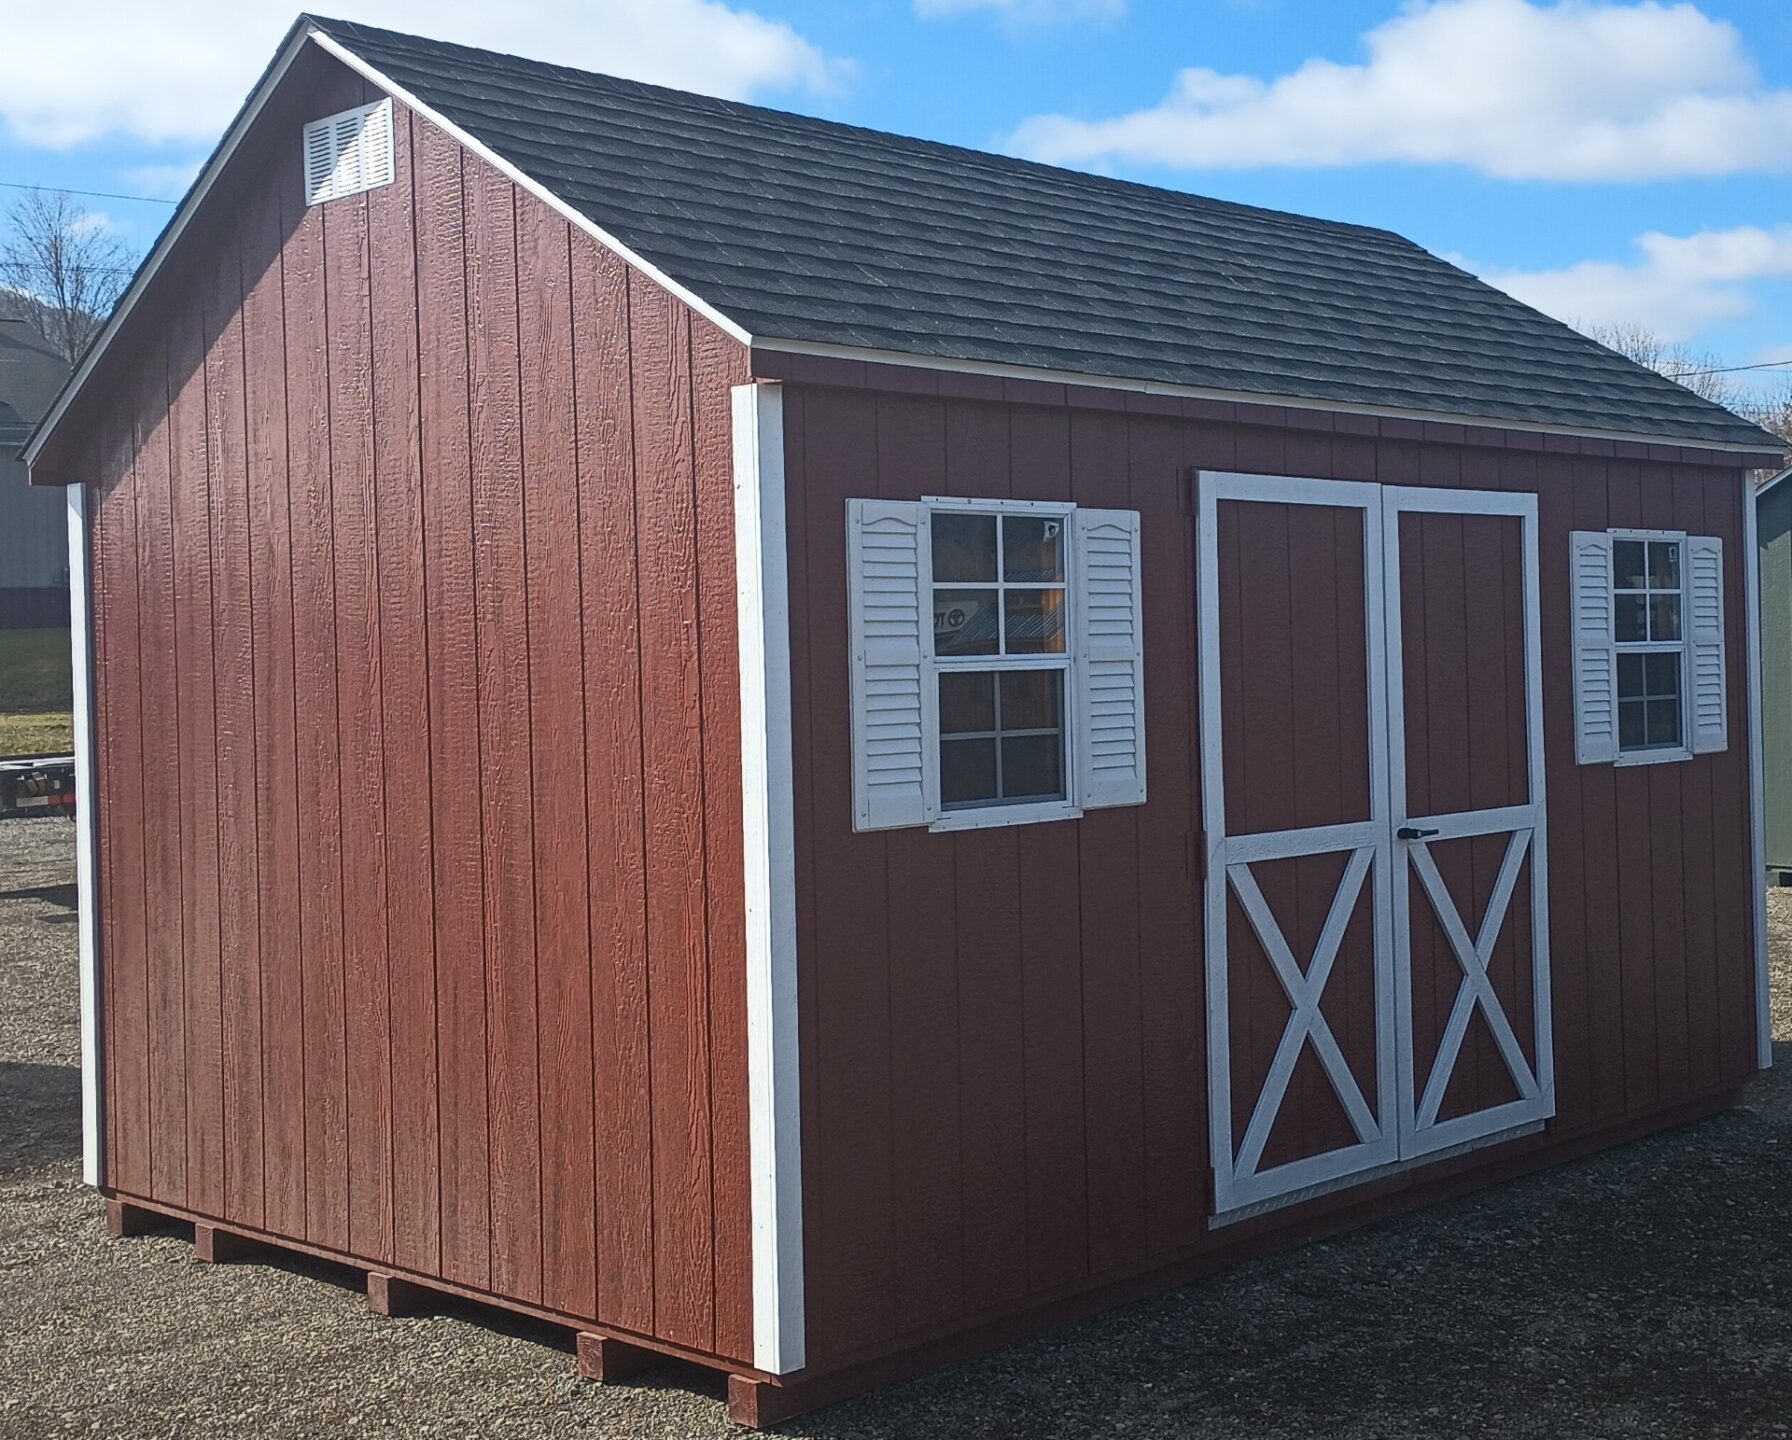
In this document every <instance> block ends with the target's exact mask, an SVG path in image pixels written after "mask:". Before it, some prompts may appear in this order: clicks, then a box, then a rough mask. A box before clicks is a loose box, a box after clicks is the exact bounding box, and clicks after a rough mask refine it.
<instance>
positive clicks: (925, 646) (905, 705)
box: [846, 500, 939, 830]
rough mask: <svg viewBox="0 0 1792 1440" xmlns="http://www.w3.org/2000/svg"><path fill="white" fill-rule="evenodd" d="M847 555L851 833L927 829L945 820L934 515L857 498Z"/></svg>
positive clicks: (850, 510) (850, 513)
mask: <svg viewBox="0 0 1792 1440" xmlns="http://www.w3.org/2000/svg"><path fill="white" fill-rule="evenodd" d="M846 548H847V568H848V590H849V594H848V601H847V603H848V612H849V613H848V619H847V623H848V629H849V633H850V636H851V641H852V782H853V828H854V829H855V830H889V829H895V828H898V827H900V826H908V825H926V824H928V823H930V822H931V821H932V820H934V819H935V818H936V817H937V815H938V813H939V798H938V792H939V784H938V776H937V774H936V772H935V769H934V761H933V756H934V753H935V750H936V741H935V738H934V737H935V735H936V733H937V731H938V728H939V717H938V713H937V701H936V697H935V696H934V695H933V693H932V691H933V645H932V636H931V635H930V634H929V633H928V631H927V628H926V627H927V625H929V624H931V622H932V614H933V610H932V606H931V605H929V604H927V603H926V600H927V596H928V585H929V580H930V575H931V570H932V565H931V558H930V555H929V549H928V526H927V509H926V507H925V506H923V505H913V504H898V503H894V502H891V501H885V500H853V501H850V502H848V504H847V508H846Z"/></svg>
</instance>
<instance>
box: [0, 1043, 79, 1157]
mask: <svg viewBox="0 0 1792 1440" xmlns="http://www.w3.org/2000/svg"><path fill="white" fill-rule="evenodd" d="M80 1153H81V1072H80V1071H79V1070H77V1069H76V1068H75V1067H74V1066H72V1065H15V1064H9V1063H0V1180H10V1179H12V1178H13V1177H14V1176H17V1175H24V1174H27V1173H28V1172H30V1171H33V1170H44V1169H47V1168H49V1167H50V1166H52V1165H58V1164H61V1163H63V1162H65V1161H68V1160H71V1159H73V1158H74V1157H75V1156H77V1155H79V1154H80Z"/></svg>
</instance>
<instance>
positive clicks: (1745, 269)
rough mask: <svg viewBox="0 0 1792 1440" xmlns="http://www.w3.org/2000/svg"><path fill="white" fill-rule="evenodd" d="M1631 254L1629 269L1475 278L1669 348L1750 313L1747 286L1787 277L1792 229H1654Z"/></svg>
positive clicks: (1571, 317) (1551, 310) (1574, 319)
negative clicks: (1640, 330) (1651, 337)
mask: <svg viewBox="0 0 1792 1440" xmlns="http://www.w3.org/2000/svg"><path fill="white" fill-rule="evenodd" d="M1636 248H1637V250H1638V251H1639V252H1640V253H1639V255H1638V257H1637V258H1636V259H1635V260H1633V261H1630V262H1627V263H1621V262H1616V261H1610V260H1582V261H1580V262H1579V263H1578V264H1574V265H1569V266H1566V267H1564V268H1562V269H1559V270H1530V271H1524V270H1498V269H1486V268H1481V269H1478V270H1477V273H1478V274H1479V275H1480V276H1481V278H1482V279H1484V280H1486V281H1487V282H1488V284H1490V285H1497V286H1498V287H1499V288H1500V289H1502V290H1504V291H1506V292H1507V293H1508V294H1510V295H1513V296H1516V297H1517V298H1518V299H1520V300H1522V301H1524V302H1525V304H1527V305H1531V306H1534V307H1535V308H1537V309H1539V310H1542V311H1544V312H1545V313H1547V314H1550V315H1554V316H1555V317H1556V318H1557V319H1559V320H1565V321H1567V322H1568V323H1570V324H1573V325H1581V326H1601V325H1641V326H1643V327H1644V328H1646V329H1648V330H1650V331H1652V332H1653V333H1654V334H1656V335H1657V336H1659V337H1660V338H1661V339H1662V340H1664V341H1666V342H1668V343H1669V344H1677V343H1680V342H1682V341H1686V340H1690V339H1692V338H1693V337H1694V336H1696V335H1698V334H1699V333H1700V332H1701V331H1703V330H1704V329H1706V328H1707V327H1708V326H1711V325H1715V324H1719V323H1721V322H1723V321H1727V320H1737V319H1740V318H1742V317H1743V316H1746V315H1749V314H1752V313H1753V311H1754V310H1755V308H1756V299H1755V296H1754V295H1753V294H1752V293H1751V291H1750V288H1749V287H1750V284H1751V283H1752V282H1755V281H1761V280H1782V279H1786V278H1789V277H1792V224H1786V225H1776V226H1774V227H1772V228H1771V229H1764V228H1762V227H1761V226H1758V225H1745V226H1741V227H1739V228H1737V229H1734V230H1704V231H1700V232H1699V233H1698V234H1696V235H1663V234H1661V233H1659V232H1654V231H1652V232H1650V233H1649V234H1647V235H1641V236H1638V237H1637V240H1636ZM1457 263H1459V264H1462V265H1464V267H1465V268H1469V269H1475V268H1476V267H1474V266H1472V265H1469V264H1468V263H1467V262H1465V261H1458V262H1457Z"/></svg>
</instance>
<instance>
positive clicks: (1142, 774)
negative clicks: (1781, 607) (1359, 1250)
mask: <svg viewBox="0 0 1792 1440" xmlns="http://www.w3.org/2000/svg"><path fill="white" fill-rule="evenodd" d="M1773 449H1774V442H1773V441H1772V440H1771V438H1770V437H1768V436H1767V435H1765V434H1764V433H1762V432H1761V431H1758V430H1756V429H1755V428H1753V427H1752V426H1750V425H1748V424H1746V423H1745V422H1743V421H1741V420H1739V419H1737V418H1735V417H1734V416H1732V415H1730V414H1728V413H1726V412H1725V411H1723V410H1720V409H1718V408H1717V407H1715V406H1713V405H1710V404H1708V403H1706V402H1705V401H1703V400H1701V399H1699V398H1698V397H1696V396H1694V395H1692V394H1691V393H1689V392H1688V391H1686V390H1683V389H1681V388H1680V387H1678V386H1675V385H1673V384H1670V383H1669V382H1667V381H1666V380H1663V379H1661V378H1660V377H1658V376H1656V375H1654V374H1651V373H1650V372H1648V371H1646V370H1642V369H1639V368H1637V367H1636V366H1633V365H1631V364H1629V363H1627V362H1626V361H1624V360H1622V359H1620V358H1618V357H1617V356H1616V355H1614V354H1612V353H1611V352H1610V351H1607V350H1605V349H1603V348H1601V347H1600V346H1598V345H1595V344H1594V343H1592V342H1591V341H1589V340H1587V339H1585V338H1583V337H1582V336H1580V335H1578V334H1575V333H1574V332H1573V331H1571V330H1568V329H1566V328H1565V327H1563V326H1561V325H1558V324H1556V323H1554V322H1553V321H1550V320H1548V319H1546V318H1544V317H1543V316H1541V315H1538V314H1536V313H1535V312H1533V311H1530V310H1528V309H1526V308H1525V307H1523V306H1522V305H1520V304H1518V303H1517V302H1516V301H1514V300H1512V299H1510V298H1508V297H1507V296H1505V295H1503V294H1500V293H1498V292H1496V291H1494V290H1492V289H1490V288H1488V287H1487V286H1484V285H1482V284H1480V283H1479V282H1478V281H1476V280H1474V279H1473V278H1472V277H1470V276H1469V275H1466V274H1464V273H1463V272H1462V271H1460V270H1458V269H1456V268H1454V267H1452V266H1450V265H1447V264H1445V263H1443V262H1442V261H1439V260H1437V259H1435V258H1433V257H1431V256H1430V255H1427V254H1426V253H1425V252H1424V251H1422V250H1420V249H1419V248H1417V247H1416V246H1414V245H1412V244H1410V243H1408V242H1406V241H1404V240H1401V239H1400V238H1398V237H1397V236H1394V235H1391V234H1388V233H1386V232H1383V231H1377V230H1369V229H1364V228H1360V227H1355V226H1349V225H1339V224H1332V223H1327V222H1324V221H1318V220H1309V219H1303V218H1300V217H1296V216H1291V215H1282V214H1276V213H1272V212H1268V211H1263V210H1256V209H1251V208H1248V207H1243V206H1237V205H1229V204H1221V203H1217V202H1213V201H1209V200H1203V199H1198V198H1196V197H1193V196H1189V195H1184V194H1180V193H1175V192H1170V191H1164V190H1157V189H1151V188H1148V187H1144V186H1138V185H1130V184H1124V183H1120V182H1116V181H1113V180H1107V179H1100V178H1096V177H1092V176H1087V175H1079V174H1074V173H1070V172H1066V171H1062V170H1055V169H1050V168H1047V167H1043V166H1038V165H1031V164H1026V163H1023V162H1020V161H1015V160H1010V159H1005V158H1001V157H997V156H991V155H982V154H977V153H974V152H970V151H965V150H959V149H954V148H951V147H947V146H942V145H935V144H929V143H925V142H920V141H914V140H906V139H899V138H895V137H892V136H887V135H880V134H875V133H872V132H868V131H863V130H856V129H852V128H848V127H845V126H840V125H833V124H825V123H822V122H819V121H814V120H809V119H804V118H800V117H796V116H790V115H784V114H779V113H776V112H772V111H768V110H762V109H756V108H754V107H750V106H745V105H738V104H731V103H728V102H724V101H720V100H712V99H706V98H701V97H697V96H691V95H684V94H679V93H676V92H672V91H667V90H661V89H656V88H652V87H649V86H644V85H638V84H632V83H627V82H623V81H617V80H612V79H606V78H603V77H599V76H594V75H588V74H582V73H579V72H575V71H570V70H565V69H561V68H557V67H554V66H549V65H542V64H536V63H532V62H526V61H522V60H516V59H512V58H509V57H504V56H499V55H494V54H487V53H483V52H479V51H473V50H465V49H460V48H457V47H453V46H447V45H440V44H435V43H432V42H429V41H425V40H418V39H414V38H410V37H406V36H400V35H393V34H389V33H384V32H380V31H374V30H369V29H366V28H363V27H360V26H355V25H348V24H340V23H336V22H332V21H325V20H311V19H304V20H301V21H300V23H299V24H298V25H297V26H296V28H295V29H294V31H293V33H292V35H291V36H290V38H289V40H288V43H287V44H286V45H285V47H284V48H283V49H282V51H281V52H280V54H279V56H278V57H277V58H276V60H275V61H274V63H273V65H272V66H271V67H270V69H269V70H268V72H267V74H266V75H265V76H264V77H263V79H262V81H261V82H260V84H259V85H258V86H257V88H256V90H255V92H254V94H253V95H252V96H251V97H250V99H249V101H248V102H247V104H246V105H245V107H244V109H243V111H242V113H241V115H240V116H239V117H238V119H237V120H236V122H235V123H234V124H233V125H232V127H231V129H230V132H229V134H228V135H227V136H226V138H225V140H224V142H223V144H222V145H221V147H220V148H219V150H218V151H217V153H216V154H215V155H214V156H213V158H212V160H211V161H210V163H209V164H208V165H207V166H206V168H205V170H204V172H203V173H202V175H201V177H200V179H199V180H198V182H197V183H196V184H195V186H194V188H193V190H192V192H191V193H190V194H189V195H188V197H187V198H186V200H185V201H184V202H183V204H182V205H181V207H180V209H179V212H178V213H177V215H176V217H175V219H174V221H173V222H172V224H170V226H169V227H168V230H167V232H166V233H165V234H164V236H163V237H162V238H161V240H160V241H159V242H158V243H157V245H156V247H155V250H154V252H153V254H152V255H151V257H150V259H149V261H148V262H147V263H146V265H145V266H144V269H143V271H142V273H141V274H140V275H139V276H138V277H137V279H136V281H135V283H134V284H133V285H132V287H131V289H130V292H129V294H128V295H127V297H126V299H125V301H124V303H123V304H122V305H121V306H120V307H119V310H118V313H117V314H116V315H115V316H114V317H113V319H112V321H111V323H110V324H109V325H108V326H107V328H106V331H105V333H104V335H103V337H102V339H101V341H100V343H98V344H97V345H96V346H95V348H94V350H93V352H92V353H91V354H90V355H89V356H88V357H87V358H86V360H85V361H84V362H83V363H82V365H81V366H80V367H79V370H78V372H77V374H76V375H75V377H74V379H73V381H72V382H71V384H70V386H69V388H68V390H67V391H66V392H65V393H64V394H63V396H62V397H61V399H60V400H59V401H58V402H57V404H56V405H55V407H54V409H53V410H52V411H51V413H50V414H49V415H48V416H47V417H46V419H45V421H44V423H43V425H42V426H41V427H40V429H39V431H38V433H37V434H36V436H35V437H34V438H33V440H32V441H31V444H30V447H29V458H30V461H31V464H32V467H33V478H34V479H35V480H36V481H37V483H40V484H53V485H58V484H59V485H66V486H68V487H69V489H68V493H69V506H70V516H71V552H70V553H71V569H72V572H73V574H74V576H75V581H76V584H75V595H76V641H77V657H78V661H77V671H78V682H79V685H80V690H81V697H82V698H81V701H80V704H79V706H78V710H79V714H78V719H77V723H78V726H79V741H80V751H81V757H82V773H81V782H82V786H83V805H82V810H81V816H82V820H81V824H82V827H83V830H82V846H81V860H82V881H83V885H82V896H83V899H82V905H83V910H82V920H83V924H82V942H83V952H82V953H83V976H84V984H85V996H86V1002H87V1003H86V1015H87V1019H88V1025H87V1030H86V1035H87V1047H88V1048H87V1057H86V1058H87V1067H86V1075H87V1082H88V1083H87V1097H86V1100H87V1112H86V1118H87V1144H88V1176H89V1179H90V1180H91V1181H92V1182H93V1183H95V1184H97V1185H98V1186H100V1187H101V1188H102V1189H103V1190H104V1192H105V1193H106V1195H107V1196H108V1197H110V1198H111V1200H112V1208H111V1214H112V1217H113V1221H114V1224H115V1225H116V1226H118V1227H119V1228H128V1227H130V1226H131V1225H133V1224H134V1223H137V1222H139V1221H140V1220H141V1219H142V1218H143V1217H144V1216H145V1215H146V1214H155V1215H164V1216H173V1217H178V1218H181V1219H185V1220H190V1221H192V1222H193V1223H194V1224H195V1226H196V1227H197V1228H196V1234H197V1236H198V1239H199V1242H200V1245H201V1248H202V1253H205V1254H208V1255H211V1256H214V1257H221V1256H222V1255H223V1254H224V1253H226V1251H227V1250H228V1249H232V1248H240V1247H241V1246H242V1245H243V1244H245V1243H250V1242H254V1243H262V1244H273V1245H281V1246H287V1247H290V1248H293V1249H297V1250H302V1251H305V1252H307V1253H312V1254H318V1255H325V1256H329V1257H331V1258H334V1259H338V1260H342V1261H346V1262H348V1263H350V1264H352V1265H356V1266H360V1267H362V1268H364V1269H366V1270H367V1271H368V1272H369V1273H370V1276H371V1278H372V1291H373V1294H374V1297H375V1300H376V1303H378V1304H379V1305H381V1306H383V1307H385V1308H392V1307H394V1306H396V1305H399V1304H402V1303H404V1302H405V1301H406V1300H407V1299H410V1298H414V1297H415V1296H416V1294H417V1293H418V1292H419V1290H436V1291H447V1292H451V1293H454V1294H458V1295H466V1296H473V1297H476V1298H479V1299H482V1300H486V1301H490V1302H491V1303H493V1304H497V1305H503V1306H508V1307H510V1308H512V1309H515V1310H519V1311H522V1312H525V1313H527V1314H531V1315H536V1316H541V1317H545V1318H548V1319H550V1320H553V1321H557V1322H560V1323H563V1324H566V1325H568V1326H571V1327H574V1328H576V1329H577V1330H578V1331H580V1332H581V1333H582V1335H583V1336H584V1337H586V1338H584V1339H583V1341H582V1343H581V1354H582V1356H583V1358H584V1360H585V1362H586V1368H587V1369H588V1370H589V1371H593V1372H598V1373H602V1374H604V1375H608V1376H615V1375H617V1374H619V1373H621V1372H622V1371H623V1370H625V1369H627V1368H628V1367H630V1366H631V1365H634V1364H637V1363H639V1362H640V1361H641V1360H643V1359H644V1358H647V1357H648V1356H649V1355H650V1354H651V1353H652V1352H663V1353H666V1354H670V1355H675V1356H683V1357H687V1358H689V1359H694V1360H697V1361H699V1362H701V1363H704V1364H707V1365H712V1366H715V1367H718V1368H720V1369H722V1370H725V1371H726V1372H728V1373H729V1374H730V1375H731V1376H733V1377H734V1380H733V1383H732V1385H731V1395H732V1396H733V1402H734V1407H735V1413H736V1415H737V1416H738V1417H739V1418H741V1419H743V1420H746V1421H749V1422H754V1421H757V1422H763V1421H766V1420H769V1419H771V1418H775V1417H776V1416H778V1415H780V1414H786V1413H791V1412H792V1411H794V1410H795V1409H798V1408H801V1407H804V1406H808V1405H813V1404H817V1403H822V1402H823V1401H825V1400H827V1399H829V1398H831V1397H833V1396H837V1395H839V1394H842V1393H845V1392H847V1391H848V1390H851V1389H853V1388H855V1387H860V1386H863V1385H865V1384H868V1383H872V1382H873V1381H875V1380H877V1379H880V1378H884V1377H888V1376H892V1375H896V1374H900V1373H904V1372H905V1371H909V1370H913V1369H915V1368H917V1367H919V1366H921V1365H924V1364H930V1363H938V1362H939V1361H941V1360H942V1359H947V1358H951V1357H955V1356H958V1355H961V1354H965V1353H969V1352H970V1351H972V1350H973V1349H975V1348H977V1347H979V1346H985V1345H988V1344H991V1343H994V1342H995V1341H997V1340H998V1339H1000V1338H1001V1337H1004V1336H1008V1335H1012V1334H1015V1333H1019V1332H1021V1331H1024V1330H1026V1329H1028V1328H1030V1327H1036V1326H1039V1325H1043V1324H1046V1323H1050V1322H1053V1321H1056V1320H1059V1319H1061V1318H1062V1317H1065V1316H1068V1315H1071V1314H1075V1313H1078V1312H1082V1311H1086V1310H1089V1309H1093V1308H1095V1307H1098V1306H1100V1305H1103V1304H1108V1303H1111V1302H1113V1301H1115V1300H1116V1299H1118V1298H1121V1297H1125V1296H1130V1295H1133V1294H1136V1293H1139V1292H1141V1291H1143V1290H1146V1289H1149V1288H1152V1287H1160V1286H1164V1285H1169V1284H1174V1283H1178V1282H1180V1281H1182V1280H1184V1279H1186V1278H1187V1277H1189V1276H1192V1275H1194V1274H1197V1273H1199V1272H1202V1271H1205V1270H1208V1269H1211V1268H1213V1267H1215V1266H1218V1265H1222V1264H1225V1263H1228V1262H1230V1261H1232V1260H1234V1259H1236V1258H1237V1257H1239V1256H1242V1255H1246V1254H1249V1253H1252V1252H1253V1251H1257V1250H1261V1249H1263V1248H1265V1247H1268V1246H1273V1245H1277V1244H1282V1243H1286V1242H1287V1241H1288V1240H1289V1239H1291V1238H1292V1237H1295V1236H1297V1235H1302V1234H1310V1233H1312V1232H1313V1231H1315V1230H1316V1229H1321V1228H1329V1227H1334V1226H1339V1225H1344V1224H1351V1223H1356V1222H1358V1221H1361V1220H1364V1219H1367V1218H1370V1217H1374V1216H1377V1215H1382V1214H1385V1213H1387V1212H1389V1211H1390V1210H1392V1209H1395V1208H1398V1207H1401V1206H1406V1205H1409V1204H1413V1203H1417V1202H1419V1201H1421V1200H1424V1199H1428V1198H1431V1197H1435V1196H1439V1195H1442V1194H1445V1193H1449V1192H1451V1191H1454V1190H1459V1189H1462V1188H1464V1187H1467V1186H1471V1185H1476V1184H1481V1183H1484V1182H1486V1181H1488V1180H1491V1179H1493V1178H1496V1177H1499V1176H1503V1175H1510V1174H1513V1173H1515V1172H1517V1171H1520V1170H1524V1169H1528V1168H1531V1167H1535V1166H1539V1165H1544V1164H1547V1163H1550V1162H1552V1161H1554V1160H1558V1159H1561V1158H1563V1157H1566V1156H1570V1155H1574V1154H1578V1153H1581V1152H1584V1151H1586V1150H1588V1149H1590V1148H1592V1147H1595V1146H1598V1145H1602V1144H1606V1143H1609V1142H1611V1141H1614V1140H1617V1139H1620V1138H1623V1137H1626V1136H1630V1135H1634V1134H1637V1133H1639V1132H1641V1131H1644V1130H1647V1129H1650V1128H1654V1127H1659V1126H1663V1125H1668V1124H1671V1123H1674V1122H1676V1121H1679V1120H1682V1119H1685V1118H1687V1117H1690V1116H1693V1115H1697V1114H1700V1113H1703V1112H1705V1111H1709V1110H1712V1109H1715V1108H1717V1107H1719V1106H1723V1105H1727V1104H1730V1103H1732V1102H1733V1101H1734V1099H1735V1097H1736V1096H1737V1094H1738V1091H1739V1087H1740V1086H1742V1085H1743V1083H1744V1082H1745V1081H1747V1080H1748V1078H1749V1077H1750V1076H1751V1075H1752V1074H1754V1073H1755V1071H1756V1070H1757V1069H1759V1068H1760V1067H1762V1066H1764V1065H1766V1064H1767V1063H1768V1060H1769V1051H1768V1046H1767V1033H1768V1032H1767V1018H1766V1007H1765V1003H1764V998H1765V985H1766V971H1765V963H1764V940H1763V936H1764V925H1763V918H1762V907H1761V900H1762V894H1761V878H1762V859H1761V848H1760V814H1761V811H1760V805H1759V801H1758V796H1759V793H1760V788H1761V787H1760V765H1759V760H1758V756H1759V738H1758V737H1759V725H1758V723H1757V711H1758V701H1757V700H1756V698H1755V697H1756V695H1757V689H1756V685H1755V674H1756V668H1755V664H1754V655H1755V650H1754V646H1753V645H1752V644H1751V643H1750V628H1751V625H1752V622H1753V619H1754V615H1755V604H1754V600H1753V595H1752V591H1753V584H1754V581H1753V574H1754V567H1753V564H1752V562H1751V557H1752V555H1753V550H1754V546H1753V541H1752V536H1751V533H1750V526H1751V524H1752V514H1753V512H1752V508H1751V506H1750V505H1749V503H1748V488H1747V482H1746V477H1747V471H1748V470H1749V468H1750V467H1752V466H1759V465H1763V464H1766V463H1769V462H1770V460H1771V459H1772V451H1773Z"/></svg>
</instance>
